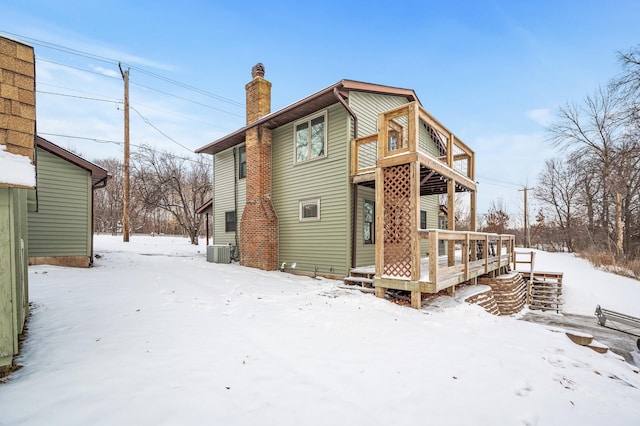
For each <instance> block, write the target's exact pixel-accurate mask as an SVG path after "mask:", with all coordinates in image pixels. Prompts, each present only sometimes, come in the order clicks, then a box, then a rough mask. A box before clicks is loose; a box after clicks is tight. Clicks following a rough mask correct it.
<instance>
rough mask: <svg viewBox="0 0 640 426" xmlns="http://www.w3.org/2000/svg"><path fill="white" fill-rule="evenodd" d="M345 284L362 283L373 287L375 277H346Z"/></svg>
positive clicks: (364, 285) (363, 285)
mask: <svg viewBox="0 0 640 426" xmlns="http://www.w3.org/2000/svg"><path fill="white" fill-rule="evenodd" d="M344 283H345V284H360V285H361V286H362V287H373V278H365V277H345V279H344Z"/></svg>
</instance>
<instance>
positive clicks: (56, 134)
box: [38, 132, 203, 163]
mask: <svg viewBox="0 0 640 426" xmlns="http://www.w3.org/2000/svg"><path fill="white" fill-rule="evenodd" d="M38 135H43V136H55V137H60V138H68V139H79V140H86V141H91V142H96V143H101V144H107V143H110V144H113V145H118V146H122V145H124V141H114V140H109V139H98V138H90V137H86V136H72V135H62V134H59V133H46V132H38ZM131 146H133V147H135V148H138V149H147V150H149V151H152V152H156V153H161V154H166V155H168V156H170V157H173V158H177V159H180V160H185V161H191V162H192V163H198V161H196V160H194V159H193V158H189V157H182V156H180V155H176V154H172V153H170V152H166V151H161V150H158V149H155V148H152V147H150V146H149V145H136V144H133V143H132V144H131ZM199 155H200V156H202V155H203V154H199Z"/></svg>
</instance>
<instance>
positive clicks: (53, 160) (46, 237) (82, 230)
mask: <svg viewBox="0 0 640 426" xmlns="http://www.w3.org/2000/svg"><path fill="white" fill-rule="evenodd" d="M37 156H38V157H37V158H38V161H37V173H38V182H37V197H38V204H37V207H38V210H37V211H34V212H29V256H32V257H44V256H90V255H91V250H90V247H89V239H90V236H91V224H90V223H91V222H90V217H91V198H90V197H91V173H90V172H88V171H87V170H84V169H82V168H80V167H78V166H76V165H74V164H71V163H69V162H68V161H66V160H63V159H61V158H60V157H58V156H56V155H53V154H51V153H49V152H48V151H44V150H42V149H39V148H38V154H37Z"/></svg>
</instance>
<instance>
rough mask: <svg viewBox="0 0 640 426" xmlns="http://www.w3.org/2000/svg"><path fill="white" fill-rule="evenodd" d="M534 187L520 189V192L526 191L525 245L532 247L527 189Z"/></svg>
mask: <svg viewBox="0 0 640 426" xmlns="http://www.w3.org/2000/svg"><path fill="white" fill-rule="evenodd" d="M530 189H533V188H527V187H526V186H525V187H524V188H522V189H518V192H522V191H524V246H525V247H526V248H529V247H531V237H530V236H529V210H527V191H529V190H530Z"/></svg>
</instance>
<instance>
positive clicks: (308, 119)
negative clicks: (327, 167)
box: [293, 110, 329, 165]
mask: <svg viewBox="0 0 640 426" xmlns="http://www.w3.org/2000/svg"><path fill="white" fill-rule="evenodd" d="M320 116H324V128H323V131H324V155H323V156H321V157H315V158H308V159H306V160H301V161H298V155H297V152H296V150H297V149H298V141H297V140H296V137H297V134H296V133H297V132H296V129H297V128H298V125H299V124H302V123H309V127H311V120H314V119H316V118H318V117H320ZM328 117H329V115H328V111H327V110H324V111H322V112H320V113H317V114H313V115H309V116H307V117H305V118H303V119H302V120H298V121H296V122H295V123H293V164H294V165H295V164H305V163H308V162H310V161H316V160H322V159H323V158H327V156H328V150H327V146H328V145H329V143H328V142H329V141H328V140H327V136H328V135H327V127H328V126H327V123H328ZM309 144H311V140H309Z"/></svg>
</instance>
